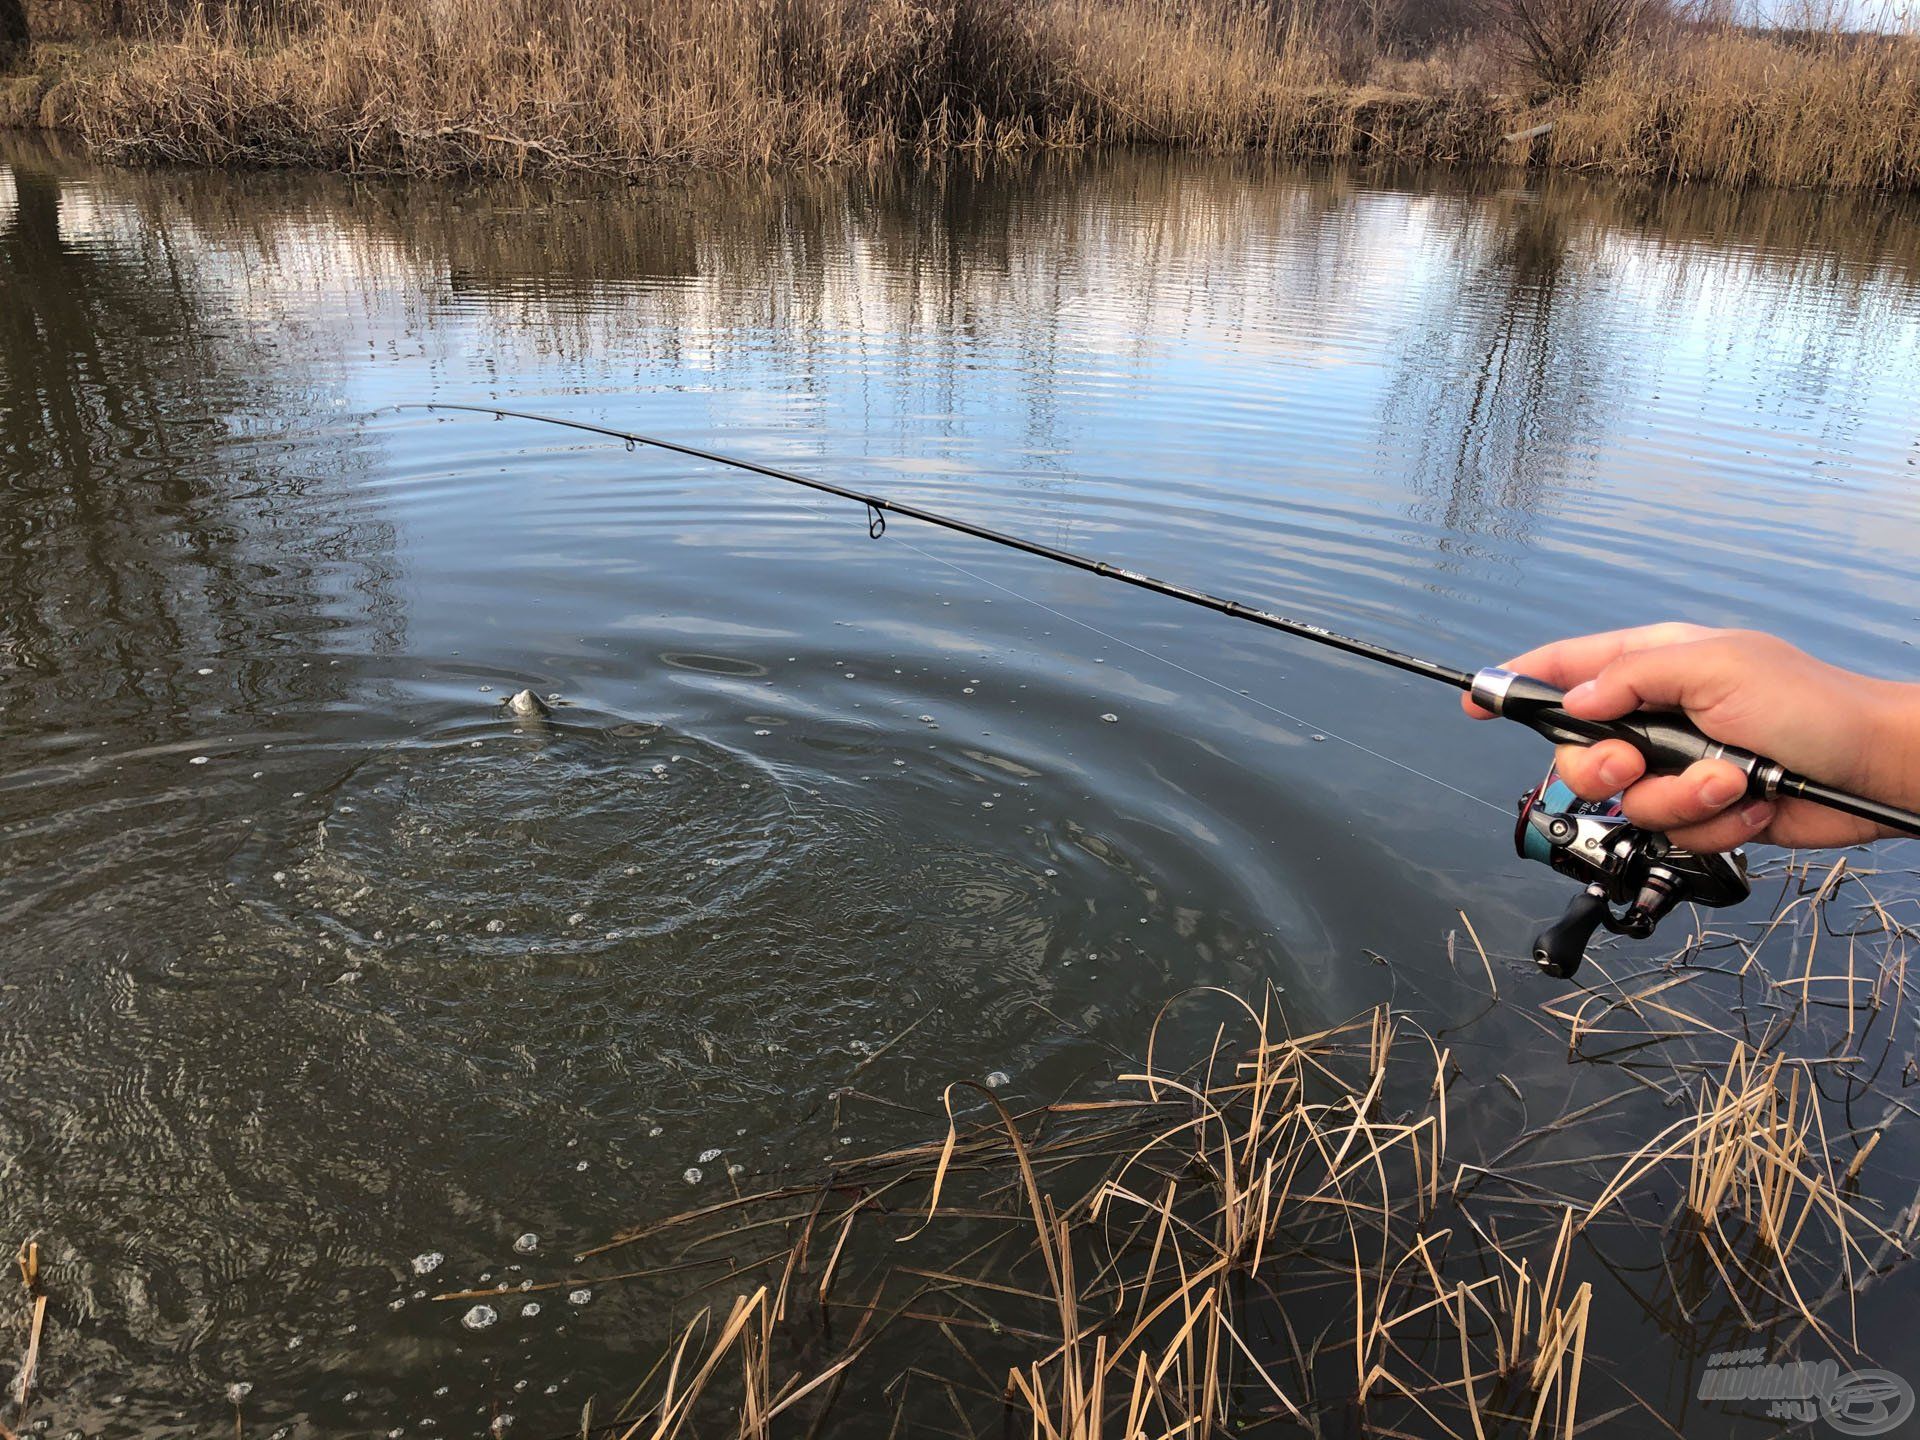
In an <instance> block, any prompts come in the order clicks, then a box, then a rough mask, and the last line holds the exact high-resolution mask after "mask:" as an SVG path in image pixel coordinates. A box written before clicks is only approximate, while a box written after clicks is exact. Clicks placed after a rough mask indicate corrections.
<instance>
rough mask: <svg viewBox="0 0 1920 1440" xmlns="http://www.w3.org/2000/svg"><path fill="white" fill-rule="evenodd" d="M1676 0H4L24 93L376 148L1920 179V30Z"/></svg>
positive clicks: (631, 158)
mask: <svg viewBox="0 0 1920 1440" xmlns="http://www.w3.org/2000/svg"><path fill="white" fill-rule="evenodd" d="M1675 3H1678V0H1200V3H1188V0H701V3H697V4H690V5H671V6H668V5H658V6H656V5H624V4H618V3H615V0H216V3H211V4H209V3H206V0H192V3H187V0H0V47H5V48H7V49H8V50H10V51H11V52H12V53H13V54H14V56H15V63H16V64H20V63H22V62H21V61H20V60H19V56H20V55H21V54H23V53H25V45H26V42H25V40H24V39H23V38H19V37H24V35H25V34H26V32H27V30H28V29H31V31H32V33H33V35H34V36H35V37H36V39H35V42H34V43H35V46H36V49H35V51H34V55H35V57H36V58H34V59H31V60H28V61H26V62H24V63H25V64H26V66H27V71H28V73H27V74H26V75H24V76H23V77H21V78H17V79H14V80H12V81H10V82H9V81H0V123H14V124H22V123H31V124H40V125H45V126H49V127H54V128H63V129H68V130H72V131H76V132H78V133H79V134H80V135H82V136H84V137H85V138H86V140H87V141H88V142H89V143H90V144H92V145H93V146H94V147H96V149H97V150H99V151H100V152H102V153H104V154H106V155H110V156H115V157H120V158H126V159H138V160H171V161H187V162H194V163H213V164H228V163H246V164H265V165H314V166H324V167H329V168H339V169H347V170H353V171H359V172H406V173H476V172H478V173H495V174H525V173H529V172H539V171H570V170H590V171H601V172H623V173H631V172H637V171H642V170H646V169H650V168H652V167H656V166H660V165H670V164H691V165H743V164H754V165H758V164H775V163H792V162H829V163H834V162H870V161H876V160H882V159H887V158H891V157H895V156H899V155H902V154H912V153H921V154H934V153H946V152H953V151H960V150H964V151H970V152H994V153H1000V152H1008V151H1015V150H1027V149H1033V148H1039V147H1087V146H1098V145H1158V146H1175V147H1184V148H1192V149H1198V150H1203V151H1208V152H1213V153H1221V152H1240V151H1258V152H1269V153H1282V154H1292V155H1324V156H1343V157H1344V156H1360V157H1367V158H1374V159H1378V158H1392V159H1404V160H1420V161H1432V160H1439V161H1457V162H1467V163H1484V162H1492V161H1532V162H1535V163H1544V164H1557V165H1566V166H1575V167H1581V168H1587V169H1596V170H1604V171H1611V172H1620V173H1629V174H1634V175H1642V176H1655V177H1687V178H1702V179H1716V180H1724V181H1733V182H1755V181H1759V182H1771V183H1776V184H1790V185H1797V184H1808V185H1823V186H1840V187H1851V188H1884V189H1904V188H1912V187H1914V186H1915V185H1916V184H1920V39H1917V38H1916V37H1914V36H1913V35H1911V34H1893V33H1873V34H1857V33H1856V34H1848V33H1842V32H1841V31H1839V30H1838V29H1836V28H1834V27H1832V26H1824V25H1818V24H1809V25H1806V26H1802V27H1800V28H1797V29H1795V30H1792V31H1785V30H1779V31H1769V32H1760V31H1756V30H1753V29H1750V28H1742V27H1739V26H1736V25H1734V24H1733V23H1731V22H1730V21H1727V20H1725V19H1716V18H1713V17H1711V16H1709V15H1706V14H1703V13H1694V12H1691V11H1688V12H1682V11H1680V10H1676V9H1674V8H1672V6H1673V5H1674V4H1675ZM10 14H11V15H13V16H14V17H15V19H14V20H13V21H9V20H8V16H9V15H10ZM9 26H11V28H9ZM16 32H17V35H16ZM9 35H16V38H15V39H13V40H11V41H10V40H8V39H7V38H6V37H7V36H9ZM5 63H6V62H5V60H4V58H0V65H4V64H5ZM1547 125H1551V127H1552V128H1551V129H1549V130H1546V131H1544V132H1543V133H1538V134H1532V135H1527V136H1526V137H1525V138H1520V139H1512V138H1503V137H1509V136H1513V135H1516V134H1520V133H1522V132H1528V131H1534V130H1537V129H1538V127H1541V126H1547Z"/></svg>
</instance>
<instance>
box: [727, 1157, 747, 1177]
mask: <svg viewBox="0 0 1920 1440" xmlns="http://www.w3.org/2000/svg"><path fill="white" fill-rule="evenodd" d="M746 1173H747V1167H746V1166H744V1165H742V1164H741V1163H740V1162H739V1161H737V1160H736V1161H734V1163H733V1164H731V1165H729V1166H727V1178H728V1179H730V1180H738V1179H739V1178H740V1177H741V1176H742V1175H744V1174H746Z"/></svg>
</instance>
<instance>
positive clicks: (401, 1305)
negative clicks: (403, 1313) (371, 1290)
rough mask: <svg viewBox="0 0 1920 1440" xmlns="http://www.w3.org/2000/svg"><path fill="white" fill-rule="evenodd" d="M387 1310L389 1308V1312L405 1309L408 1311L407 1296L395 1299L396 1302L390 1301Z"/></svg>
mask: <svg viewBox="0 0 1920 1440" xmlns="http://www.w3.org/2000/svg"><path fill="white" fill-rule="evenodd" d="M387 1308H388V1309H389V1310H404V1309H406V1308H407V1297H406V1296H404V1295H402V1296H400V1297H399V1298H397V1299H394V1300H389V1301H387Z"/></svg>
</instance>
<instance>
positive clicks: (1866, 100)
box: [1548, 34, 1920, 190]
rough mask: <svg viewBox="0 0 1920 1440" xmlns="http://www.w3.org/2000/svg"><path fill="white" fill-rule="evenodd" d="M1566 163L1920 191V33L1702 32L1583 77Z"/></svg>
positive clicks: (1555, 149) (1553, 149) (1564, 121)
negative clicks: (1805, 37)
mask: <svg viewBox="0 0 1920 1440" xmlns="http://www.w3.org/2000/svg"><path fill="white" fill-rule="evenodd" d="M1560 119H1561V124H1560V125H1559V127H1558V128H1557V129H1556V130H1555V132H1554V134H1553V137H1552V142H1551V146H1550V148H1549V150H1548V154H1549V156H1550V158H1551V159H1552V160H1553V161H1555V162H1556V163H1559V164H1565V165H1578V166H1592V167H1595V168H1600V169H1605V170H1610V171H1616V172H1621V173H1628V174H1636V175H1645V176H1654V177H1660V178H1669V179H1687V180H1721V181H1732V182H1735V183H1741V184H1746V183H1764V184H1771V185H1827V186H1833V187H1838V188H1847V189H1886V190H1911V189H1913V188H1915V187H1916V186H1920V38H1915V37H1913V36H1893V37H1883V38H1879V39H1873V40H1861V39H1854V40H1847V39H1844V38H1841V37H1829V38H1826V39H1824V40H1822V39H1818V38H1816V39H1815V40H1814V41H1813V42H1812V43H1802V44H1787V43H1785V42H1784V41H1781V40H1775V39H1768V38H1765V37H1761V36H1754V35H1735V34H1718V35H1704V36H1700V37H1696V38H1694V39H1693V40H1691V41H1690V42H1689V43H1688V44H1686V45H1684V46H1682V47H1679V48H1678V49H1675V50H1672V51H1666V52H1648V53H1643V54H1640V55H1637V56H1633V57H1630V58H1628V59H1626V60H1624V61H1623V62H1622V63H1621V64H1619V65H1617V66H1615V67H1613V68H1612V69H1611V70H1609V71H1608V72H1606V73H1605V74H1603V75H1602V76H1600V77H1599V78H1597V79H1596V80H1594V81H1593V82H1592V83H1590V84H1588V85H1587V86H1585V87H1584V88H1583V89H1582V90H1581V91H1580V93H1579V94H1578V96H1577V97H1575V99H1574V100H1573V101H1572V102H1571V103H1570V104H1569V105H1568V106H1567V107H1566V109H1565V111H1564V114H1563V115H1562V116H1561V117H1560Z"/></svg>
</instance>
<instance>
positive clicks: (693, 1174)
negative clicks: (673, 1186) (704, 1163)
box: [680, 1165, 705, 1185]
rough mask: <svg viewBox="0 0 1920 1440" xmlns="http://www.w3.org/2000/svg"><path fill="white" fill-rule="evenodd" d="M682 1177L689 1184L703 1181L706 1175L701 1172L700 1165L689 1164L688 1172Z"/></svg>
mask: <svg viewBox="0 0 1920 1440" xmlns="http://www.w3.org/2000/svg"><path fill="white" fill-rule="evenodd" d="M680 1178H681V1179H683V1180H685V1181H686V1182H687V1184H689V1185H698V1184H699V1183H700V1182H701V1180H703V1179H704V1178H705V1176H703V1175H702V1174H701V1171H700V1167H699V1166H698V1165H689V1166H688V1167H687V1172H686V1174H684V1175H682V1176H681V1177H680Z"/></svg>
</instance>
